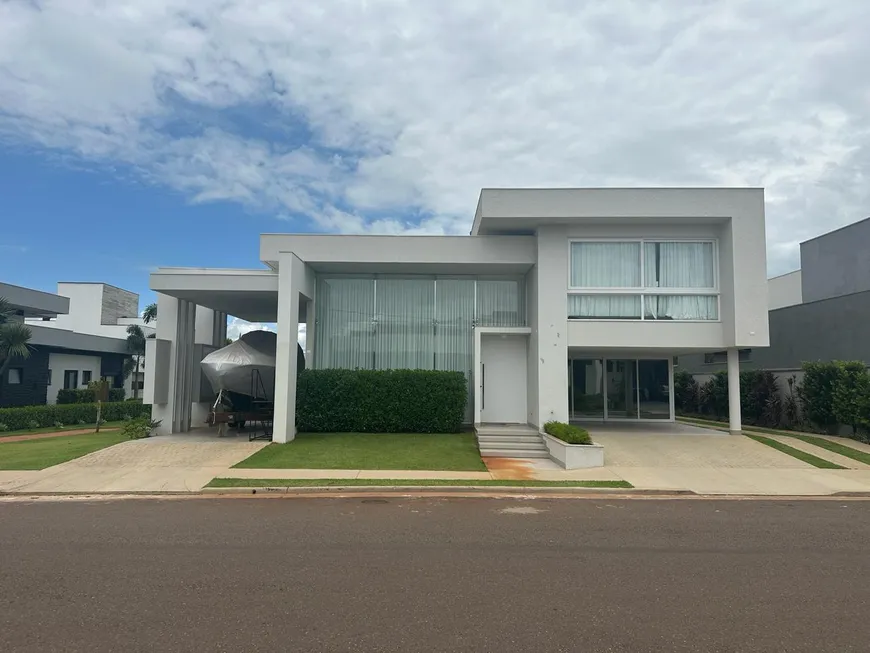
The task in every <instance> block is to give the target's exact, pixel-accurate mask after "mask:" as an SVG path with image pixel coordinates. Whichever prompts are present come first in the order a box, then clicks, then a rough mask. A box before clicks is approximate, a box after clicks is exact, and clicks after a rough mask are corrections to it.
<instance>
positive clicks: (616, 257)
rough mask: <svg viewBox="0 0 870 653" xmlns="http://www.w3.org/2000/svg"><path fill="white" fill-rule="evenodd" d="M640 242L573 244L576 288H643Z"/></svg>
mask: <svg viewBox="0 0 870 653" xmlns="http://www.w3.org/2000/svg"><path fill="white" fill-rule="evenodd" d="M640 276H641V275H640V243H571V287H572V288H639V287H640Z"/></svg>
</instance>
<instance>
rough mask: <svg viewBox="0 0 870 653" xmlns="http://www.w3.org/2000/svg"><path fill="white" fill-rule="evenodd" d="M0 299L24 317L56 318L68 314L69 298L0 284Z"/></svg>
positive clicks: (8, 284)
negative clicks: (4, 300)
mask: <svg viewBox="0 0 870 653" xmlns="http://www.w3.org/2000/svg"><path fill="white" fill-rule="evenodd" d="M0 297H3V298H4V299H6V301H8V302H9V303H10V304H12V307H13V308H14V309H15V310H17V311H20V312H21V314H22V315H24V317H56V316H58V315H65V314H67V313H69V298H67V297H62V296H60V295H56V294H54V293H50V292H44V291H42V290H33V289H32V288H24V287H23V286H15V285H12V284H11V283H2V282H0Z"/></svg>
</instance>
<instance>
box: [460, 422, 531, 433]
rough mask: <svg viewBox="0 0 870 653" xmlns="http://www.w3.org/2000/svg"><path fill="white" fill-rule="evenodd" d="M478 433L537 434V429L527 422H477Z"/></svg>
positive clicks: (476, 429)
mask: <svg viewBox="0 0 870 653" xmlns="http://www.w3.org/2000/svg"><path fill="white" fill-rule="evenodd" d="M474 430H475V431H476V432H477V434H478V435H538V431H537V429H535V428H534V427H532V426H528V425H527V424H479V425H478V426H476V427H475V428H474Z"/></svg>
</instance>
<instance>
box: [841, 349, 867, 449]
mask: <svg viewBox="0 0 870 653" xmlns="http://www.w3.org/2000/svg"><path fill="white" fill-rule="evenodd" d="M836 363H837V367H838V368H839V376H838V378H837V382H836V383H835V384H834V393H833V402H832V404H833V405H832V408H833V412H834V417H836V419H837V421H838V422H840V424H846V425H848V426H851V427H852V437H855V436H856V435H857V433H858V427H863V426H866V425H867V423H868V418H870V415H868V408H870V373H868V372H867V365H866V364H865V363H864V362H863V361H836Z"/></svg>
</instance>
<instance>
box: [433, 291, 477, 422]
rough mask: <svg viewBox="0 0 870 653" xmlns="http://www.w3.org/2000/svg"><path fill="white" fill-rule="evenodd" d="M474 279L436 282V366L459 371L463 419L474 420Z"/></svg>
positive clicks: (441, 368)
mask: <svg viewBox="0 0 870 653" xmlns="http://www.w3.org/2000/svg"><path fill="white" fill-rule="evenodd" d="M473 367H474V280H472V279H438V280H437V281H436V282H435V369H436V370H451V371H454V372H462V373H463V374H465V378H466V380H467V381H468V386H467V388H466V392H467V401H466V404H465V421H466V422H472V421H474V414H473V406H474V383H473V382H472V380H473V376H474V375H473V373H472V368H473Z"/></svg>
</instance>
